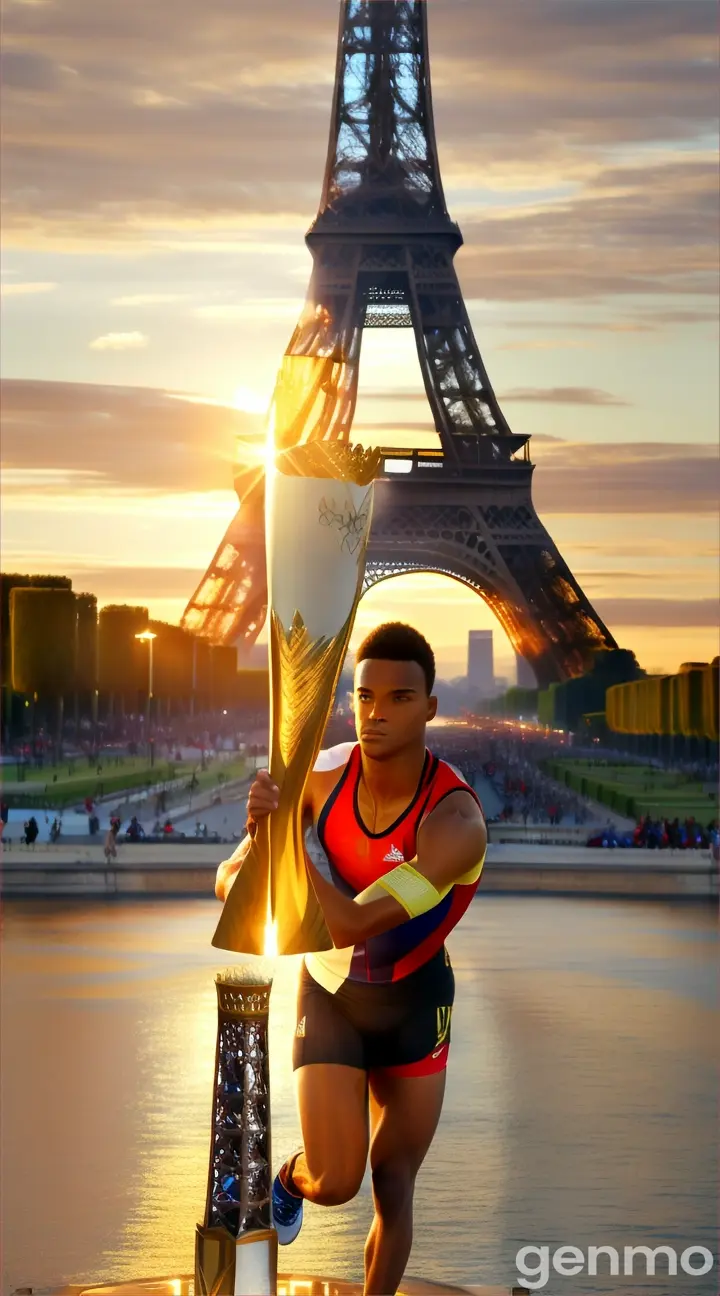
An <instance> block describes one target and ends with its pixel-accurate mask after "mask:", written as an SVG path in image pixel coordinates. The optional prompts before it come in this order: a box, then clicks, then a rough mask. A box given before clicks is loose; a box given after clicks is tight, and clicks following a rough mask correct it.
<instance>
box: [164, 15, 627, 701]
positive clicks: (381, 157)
mask: <svg viewBox="0 0 720 1296" xmlns="http://www.w3.org/2000/svg"><path fill="white" fill-rule="evenodd" d="M306 238H307V243H308V247H309V249H310V252H311V254H312V257H313V271H312V275H311V279H310V285H309V288H308V294H307V298H306V301H305V305H304V308H303V311H302V314H301V317H300V320H299V322H298V324H297V327H296V329H295V331H294V333H293V335H292V337H291V339H290V342H289V345H288V347H287V350H286V353H285V357H284V360H283V368H282V369H281V371H280V376H279V379H278V388H277V389H276V401H277V400H278V391H279V390H281V387H282V384H285V388H286V389H287V390H288V391H290V392H291V393H293V398H294V399H295V402H296V405H295V407H294V409H293V412H292V415H291V416H290V415H288V416H287V417H286V422H287V424H288V428H289V433H288V435H291V436H292V437H293V439H303V440H311V439H325V440H347V439H349V438H350V432H351V427H352V420H353V415H354V412H355V403H356V397H357V388H358V375H359V366H360V349H361V342H362V336H363V331H364V329H366V328H388V327H389V328H412V329H413V331H414V336H415V342H416V346H417V353H418V358H419V361H420V370H421V374H422V378H423V383H424V387H425V391H426V394H427V399H428V404H429V407H430V412H431V415H432V420H433V425H434V428H435V430H436V432H437V434H438V437H439V447H438V449H437V450H436V451H419V450H416V451H411V452H408V451H401V450H395V449H393V448H392V447H390V448H388V449H387V451H386V458H385V469H386V471H385V474H384V477H383V479H382V480H381V481H380V482H378V484H377V486H376V505H375V514H374V519H373V529H372V533H371V538H370V548H369V561H368V568H367V576H366V585H367V586H368V587H369V586H370V585H371V584H374V583H376V582H377V581H379V580H386V579H389V578H390V577H391V576H393V575H398V574H400V573H403V572H408V571H434V572H442V573H444V574H446V575H448V576H451V577H453V578H454V579H456V580H458V581H461V582H463V583H464V584H465V585H467V586H469V587H470V588H471V589H474V590H476V591H477V593H478V595H479V596H480V597H482V598H483V599H484V600H485V601H486V603H487V604H488V605H489V606H490V607H491V608H492V609H493V611H494V612H495V613H496V614H497V616H498V619H499V620H500V622H501V624H502V625H503V626H504V628H505V630H506V631H507V633H508V636H509V637H510V639H511V642H512V643H513V646H514V647H515V649H516V650H517V651H518V652H520V653H521V654H522V655H523V656H525V657H526V658H527V660H528V661H529V662H530V663H531V664H532V666H533V668H534V670H535V673H536V676H537V678H538V682H539V683H540V684H543V685H545V684H548V683H550V682H552V681H553V680H559V679H563V678H566V677H568V676H572V675H577V674H579V673H581V672H582V671H583V670H584V669H585V668H586V667H587V666H589V665H590V663H591V661H592V657H593V653H594V651H595V650H596V649H597V648H601V647H615V646H616V644H615V641H614V639H613V638H612V636H611V635H610V633H609V631H608V630H607V628H606V627H605V626H604V625H603V623H602V621H601V620H600V618H599V617H598V615H597V613H596V612H595V611H594V609H593V608H592V607H591V605H590V603H589V601H588V599H587V598H586V597H585V595H584V594H583V592H582V590H581V589H580V587H579V585H578V584H577V582H576V581H575V579H574V577H573V575H572V573H571V572H570V570H569V569H568V567H567V565H566V563H565V562H564V561H563V559H562V557H561V556H560V554H559V552H558V550H557V548H556V547H555V545H554V543H553V541H552V539H551V538H550V536H549V535H548V533H547V531H546V530H545V528H544V527H543V526H542V523H541V522H540V520H539V518H538V516H537V513H536V512H535V508H534V505H533V502H532V493H531V482H532V474H533V464H532V462H531V460H530V453H529V437H528V436H525V435H518V434H516V433H514V432H513V431H512V429H511V428H510V426H509V424H508V422H507V420H506V419H505V416H504V415H503V413H502V410H501V409H500V406H499V403H498V400H497V398H496V396H495V393H494V391H493V389H492V385H491V383H490V379H489V377H488V374H487V371H486V369H485V365H484V363H483V360H482V356H481V354H480V349H479V347H478V344H477V341H476V339H475V336H474V333H473V329H472V326H471V323H470V319H469V316H468V313H467V309H466V307H465V303H464V300H463V295H462V290H461V288H460V284H459V281H458V278H457V273H456V271H455V266H454V257H455V254H456V253H457V251H458V249H459V248H460V247H461V245H462V242H463V239H462V235H461V233H460V230H459V228H458V226H457V225H456V224H455V222H454V221H453V220H452V219H451V217H450V215H449V213H448V210H447V207H446V203H445V197H444V194H443V189H442V182H441V178H440V167H439V162H438V156H437V145H436V141H435V129H434V124H433V112H432V99H431V91H430V67H429V56H428V43H427V3H426V0H342V3H341V7H340V32H339V40H338V56H337V67H336V78H335V92H334V97H333V107H332V118H331V127H330V145H329V149H328V158H327V165H326V169H325V179H324V184H323V190H322V197H321V201H320V207H319V211H318V215H317V217H316V219H315V221H314V222H313V224H312V226H311V228H310V230H309V231H308V234H307V236H306ZM299 372H301V373H302V376H303V377H302V382H299V381H298V379H297V374H298V373H299ZM281 394H282V393H281ZM285 404H286V405H287V400H286V401H285ZM398 469H403V471H397V470H398ZM393 470H395V471H393ZM236 489H237V491H238V496H239V498H240V510H239V513H238V516H237V517H236V519H235V520H234V521H233V523H232V524H231V526H230V528H229V530H228V532H227V534H226V536H225V537H224V539H223V542H222V544H221V545H220V548H219V549H218V551H217V553H216V555H215V558H214V559H213V562H212V563H211V565H210V568H209V569H208V572H207V574H206V576H205V577H204V579H203V581H202V582H201V584H200V586H199V587H198V589H197V590H196V591H195V594H194V595H193V598H192V599H191V600H190V603H189V604H188V607H187V609H186V612H185V616H184V619H183V624H184V625H185V626H186V627H187V628H188V629H191V630H194V631H195V632H196V633H200V634H206V635H208V636H209V637H211V638H214V639H216V640H217V641H220V642H226V643H227V642H238V643H240V644H246V645H249V644H252V643H253V642H254V640H255V638H256V637H257V634H258V633H259V630H260V628H261V626H262V622H263V620H264V616H265V611H266V604H267V590H266V585H265V583H264V582H265V573H264V539H263V532H262V478H261V473H260V471H259V470H258V469H257V468H255V469H252V468H251V467H250V466H249V465H239V471H238V475H237V478H236Z"/></svg>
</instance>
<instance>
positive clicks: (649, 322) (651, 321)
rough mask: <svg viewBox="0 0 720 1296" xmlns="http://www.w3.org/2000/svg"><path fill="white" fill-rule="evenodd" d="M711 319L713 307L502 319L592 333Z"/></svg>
mask: <svg viewBox="0 0 720 1296" xmlns="http://www.w3.org/2000/svg"><path fill="white" fill-rule="evenodd" d="M713 323H714V324H717V323H718V312H717V311H716V310H714V311H712V310H675V309H665V310H657V311H653V313H652V315H635V316H625V317H624V318H619V319H615V320H593V319H571V320H558V319H508V320H506V321H505V327H506V328H512V329H527V330H528V331H529V332H536V331H537V330H538V329H558V330H562V331H565V330H569V331H572V332H577V331H578V330H580V331H582V332H593V333H657V332H658V330H659V329H662V328H666V327H668V326H670V325H676V324H713ZM524 345H525V343H520V342H518V343H508V344H507V346H506V347H505V348H503V347H500V348H499V350H503V349H505V350H510V348H511V347H512V346H518V347H519V346H524ZM527 345H528V346H535V345H537V346H539V345H541V344H540V343H539V342H538V343H535V342H533V343H528V344H527ZM558 345H559V344H558Z"/></svg>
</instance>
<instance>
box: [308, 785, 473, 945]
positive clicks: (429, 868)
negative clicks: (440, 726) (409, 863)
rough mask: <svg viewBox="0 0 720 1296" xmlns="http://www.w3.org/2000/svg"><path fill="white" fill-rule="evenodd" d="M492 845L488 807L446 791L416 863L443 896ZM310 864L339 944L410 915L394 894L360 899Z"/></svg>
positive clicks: (426, 827) (421, 838) (423, 834)
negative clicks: (485, 816)
mask: <svg viewBox="0 0 720 1296" xmlns="http://www.w3.org/2000/svg"><path fill="white" fill-rule="evenodd" d="M486 847H487V830H486V828H485V821H484V819H483V816H482V812H481V810H480V808H479V806H478V805H477V803H476V801H475V800H474V799H473V798H472V797H471V796H469V795H468V794H467V793H466V792H463V791H462V790H458V791H457V792H453V794H452V796H448V797H446V798H445V800H444V801H442V802H441V803H440V805H439V806H437V808H436V809H435V810H433V811H432V813H431V814H429V815H428V817H427V819H426V820H425V822H424V824H423V825H422V827H421V828H420V831H419V833H418V853H417V859H416V860H414V861H413V868H415V870H416V871H417V872H418V873H420V874H422V876H423V877H424V878H426V879H427V881H428V882H431V883H432V885H433V886H434V887H435V889H436V890H437V891H438V893H439V897H440V898H441V897H442V896H443V895H446V894H447V892H448V891H449V890H450V888H451V887H452V886H454V885H455V884H456V883H457V882H461V881H463V880H464V878H465V877H466V875H467V874H469V873H471V871H472V870H476V869H477V866H478V865H480V864H481V863H482V861H483V860H484V858H485V850H486ZM308 869H309V871H310V876H311V878H312V882H313V886H314V887H315V892H316V895H317V897H318V900H319V902H320V906H321V908H322V910H323V913H324V915H325V921H326V923H327V925H328V930H329V932H330V935H331V936H332V939H333V943H334V945H335V946H336V948H337V949H344V948H345V947H346V946H348V945H357V944H359V943H360V942H361V941H364V940H368V939H369V937H371V936H379V935H381V934H382V932H386V931H389V930H390V928H392V927H398V926H399V925H400V924H401V923H404V922H408V921H409V918H410V914H409V913H408V911H407V909H406V908H405V907H404V905H402V904H401V903H400V901H399V900H396V899H395V898H394V896H391V895H380V897H379V898H378V899H375V898H371V899H368V900H367V901H364V902H363V901H361V903H357V900H349V899H348V897H347V896H344V895H342V894H341V893H340V892H339V891H337V890H336V888H335V887H334V886H333V885H332V884H331V883H329V882H327V881H326V880H325V878H323V877H322V876H321V874H320V873H318V871H317V869H316V868H315V867H314V866H313V865H312V864H311V863H309V862H308ZM368 889H369V890H371V891H372V888H368ZM358 899H360V897H358Z"/></svg>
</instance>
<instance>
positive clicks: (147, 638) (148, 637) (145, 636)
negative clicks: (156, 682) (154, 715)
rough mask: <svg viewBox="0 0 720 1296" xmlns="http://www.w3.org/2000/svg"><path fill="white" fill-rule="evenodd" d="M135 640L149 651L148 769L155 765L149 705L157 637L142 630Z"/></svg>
mask: <svg viewBox="0 0 720 1296" xmlns="http://www.w3.org/2000/svg"><path fill="white" fill-rule="evenodd" d="M135 638H136V639H141V640H142V642H143V643H146V644H147V645H148V648H149V649H150V652H149V654H148V695H147V706H146V708H145V737H146V739H147V744H148V750H149V752H150V768H152V766H153V765H154V764H155V744H154V743H153V741H152V739H151V737H150V704H151V702H152V695H153V639H157V635H156V634H153V631H152V630H143V631H142V633H141V634H136V635H135Z"/></svg>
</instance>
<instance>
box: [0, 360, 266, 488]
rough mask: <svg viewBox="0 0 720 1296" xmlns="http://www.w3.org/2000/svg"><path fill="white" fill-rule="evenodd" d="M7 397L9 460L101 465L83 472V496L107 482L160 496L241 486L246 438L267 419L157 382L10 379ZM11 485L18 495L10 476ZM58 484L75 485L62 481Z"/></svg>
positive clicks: (3, 390) (30, 465)
mask: <svg viewBox="0 0 720 1296" xmlns="http://www.w3.org/2000/svg"><path fill="white" fill-rule="evenodd" d="M0 399H1V403H2V410H3V463H4V465H5V466H6V467H7V468H8V469H14V470H22V471H27V470H30V469H32V470H35V471H37V470H44V471H48V470H54V471H58V472H62V473H66V474H67V473H71V472H74V473H77V472H81V473H84V474H87V473H88V472H91V473H96V474H99V475H100V477H99V480H98V479H97V478H92V479H90V478H78V477H76V478H75V479H74V482H73V490H74V491H75V492H77V494H78V497H79V495H80V494H81V493H82V492H87V493H91V494H92V495H93V496H95V497H97V495H98V493H99V492H100V491H101V490H103V489H104V490H108V491H110V490H112V491H115V490H118V489H124V490H134V491H137V490H147V491H154V492H156V494H157V495H158V496H161V495H162V494H165V493H167V494H169V493H172V492H178V491H193V492H199V491H227V490H231V489H232V479H233V458H234V453H235V445H236V438H237V437H239V436H246V435H249V434H251V433H254V432H256V431H257V430H258V428H260V427H261V426H262V418H260V417H258V416H255V415H251V414H246V413H242V412H240V411H239V410H234V409H228V408H225V407H223V406H218V405H214V404H212V405H211V404H207V405H206V404H203V403H196V402H195V401H187V400H178V399H176V398H174V397H173V396H171V395H169V394H168V393H166V392H163V391H156V390H153V389H152V388H133V387H110V386H101V385H99V384H98V385H95V384H90V383H55V382H23V381H19V380H11V379H5V380H4V381H3V382H2V384H1V385H0ZM68 429H72V435H71V436H69V435H67V432H68ZM5 489H6V494H7V496H8V498H9V497H10V494H11V487H10V485H9V483H8V482H7V480H6V482H5ZM15 489H17V490H19V489H31V487H30V485H29V484H26V486H25V487H24V488H20V487H16V488H15ZM44 489H45V490H46V491H52V490H53V486H52V484H51V483H48V484H47V485H46V486H45V487H44ZM56 489H57V490H58V491H60V490H61V489H62V491H63V493H65V494H67V491H68V488H67V486H63V485H61V484H60V483H58V484H57V486H56Z"/></svg>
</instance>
